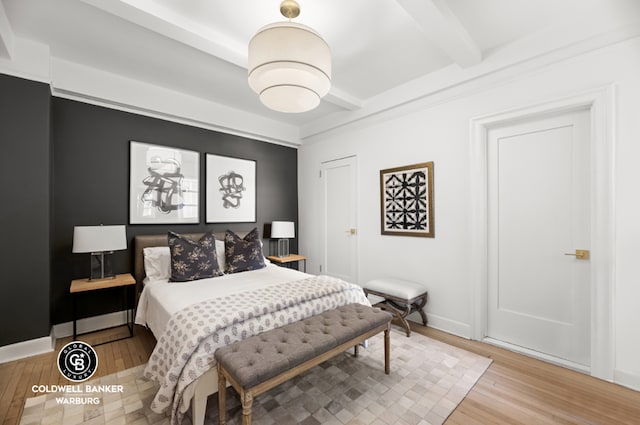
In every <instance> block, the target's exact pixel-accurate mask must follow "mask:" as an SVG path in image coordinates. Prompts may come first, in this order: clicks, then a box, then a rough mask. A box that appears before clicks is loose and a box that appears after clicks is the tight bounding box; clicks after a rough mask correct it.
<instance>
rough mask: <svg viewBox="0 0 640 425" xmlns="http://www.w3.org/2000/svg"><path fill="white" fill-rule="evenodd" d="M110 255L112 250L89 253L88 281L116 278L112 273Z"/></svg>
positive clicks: (111, 255)
mask: <svg viewBox="0 0 640 425" xmlns="http://www.w3.org/2000/svg"><path fill="white" fill-rule="evenodd" d="M112 257H113V251H108V252H92V253H91V272H90V273H89V281H92V280H104V279H115V278H116V275H115V274H114V273H113V261H112Z"/></svg>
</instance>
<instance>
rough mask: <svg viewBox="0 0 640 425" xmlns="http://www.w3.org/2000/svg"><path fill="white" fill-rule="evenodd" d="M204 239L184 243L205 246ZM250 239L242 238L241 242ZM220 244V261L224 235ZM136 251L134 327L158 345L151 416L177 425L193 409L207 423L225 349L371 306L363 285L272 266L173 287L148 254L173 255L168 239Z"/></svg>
mask: <svg viewBox="0 0 640 425" xmlns="http://www.w3.org/2000/svg"><path fill="white" fill-rule="evenodd" d="M203 235H204V233H192V234H185V235H183V236H186V237H188V238H190V239H193V240H198V239H200V238H201V237H202V236H203ZM245 235H246V232H244V233H240V232H238V236H239V237H244V236H245ZM215 236H216V247H217V251H218V258H219V259H220V256H219V255H220V246H221V245H220V244H221V243H222V242H221V241H224V237H225V234H224V233H216V234H215ZM134 246H135V247H134V250H135V261H134V274H135V278H136V281H137V283H138V291H139V300H138V307H137V310H136V319H135V322H136V323H137V324H140V325H143V326H146V327H148V328H149V329H150V330H151V331H152V332H153V334H154V336H155V337H156V340H157V341H158V343H157V345H156V347H155V349H154V352H153V353H152V355H151V357H150V359H149V363H148V365H147V368H146V369H145V376H146V377H147V378H149V379H152V380H155V381H156V382H158V383H159V384H160V390H159V391H158V394H156V397H155V398H154V401H153V404H152V406H151V408H152V409H153V410H154V411H156V412H158V413H160V412H170V414H171V422H172V424H179V423H181V421H182V417H183V416H184V414H185V413H186V412H187V411H188V409H189V407H191V409H192V422H193V424H194V425H200V424H203V423H204V413H205V409H206V403H207V397H208V396H209V395H211V394H213V393H215V392H217V388H218V383H217V381H218V378H217V373H216V370H215V360H214V357H213V353H214V352H215V350H216V349H217V348H219V347H220V346H224V345H228V344H230V343H233V342H235V341H238V340H241V339H244V338H247V337H249V336H251V335H254V334H258V333H260V332H262V331H265V330H268V329H273V328H275V327H279V326H281V325H283V324H285V323H290V322H292V321H297V320H302V319H304V318H306V317H309V316H311V315H314V314H318V313H319V312H322V311H326V310H329V309H332V308H336V307H338V306H341V305H345V304H347V303H352V302H359V303H361V304H365V305H370V303H369V301H368V300H367V298H366V296H365V295H364V292H363V291H362V288H360V287H359V286H357V285H353V284H350V283H347V282H344V281H340V280H338V279H335V278H331V277H328V276H314V275H310V274H307V273H303V272H300V271H297V270H294V269H288V268H284V267H279V266H276V265H274V264H271V263H269V262H268V260H266V259H265V260H264V261H265V263H266V266H265V267H264V268H261V269H259V270H252V271H244V272H240V273H231V274H225V275H223V276H219V277H213V278H207V279H201V280H195V281H190V282H168V280H167V279H162V278H158V276H157V273H156V272H155V270H152V267H153V264H152V263H150V262H149V256H148V258H147V266H148V267H149V268H150V270H151V272H150V273H149V275H152V278H150V277H149V276H147V272H146V270H145V255H144V253H145V248H150V249H148V250H147V253H148V254H149V253H150V252H151V251H154V252H160V251H157V249H158V248H153V247H167V246H168V238H167V234H163V235H144V236H136V237H135V244H134ZM164 249H165V250H166V248H164ZM167 252H168V251H167ZM261 255H262V254H261ZM162 267H165V265H163V266H162ZM187 320H188V321H187ZM187 334H188V335H187Z"/></svg>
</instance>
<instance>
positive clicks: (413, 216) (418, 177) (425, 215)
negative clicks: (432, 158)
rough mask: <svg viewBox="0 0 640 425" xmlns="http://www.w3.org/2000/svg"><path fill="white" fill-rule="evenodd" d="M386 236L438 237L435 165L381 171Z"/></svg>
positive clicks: (381, 222) (383, 223)
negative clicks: (436, 226) (435, 212)
mask: <svg viewBox="0 0 640 425" xmlns="http://www.w3.org/2000/svg"><path fill="white" fill-rule="evenodd" d="M380 209H381V211H380V216H381V217H380V230H381V233H382V234H383V235H398V236H422V237H426V238H433V237H435V229H434V217H433V162H423V163H420V164H413V165H407V166H405V167H397V168H389V169H387V170H380Z"/></svg>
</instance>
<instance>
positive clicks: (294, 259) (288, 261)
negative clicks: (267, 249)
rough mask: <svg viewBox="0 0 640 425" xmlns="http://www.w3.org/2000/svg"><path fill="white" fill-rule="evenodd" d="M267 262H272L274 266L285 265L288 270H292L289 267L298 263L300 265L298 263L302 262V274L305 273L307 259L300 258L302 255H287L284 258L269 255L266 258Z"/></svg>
mask: <svg viewBox="0 0 640 425" xmlns="http://www.w3.org/2000/svg"><path fill="white" fill-rule="evenodd" d="M267 260H269V261H272V262H274V263H276V264H279V265H281V266H284V265H286V266H287V267H289V268H292V267H291V266H292V265H293V263H298V264H300V261H302V264H303V266H304V272H305V273H306V272H307V257H305V256H302V255H298V254H289V255H287V256H286V257H278V256H277V255H269V256H268V257H267Z"/></svg>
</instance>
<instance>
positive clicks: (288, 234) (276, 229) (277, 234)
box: [271, 221, 296, 257]
mask: <svg viewBox="0 0 640 425" xmlns="http://www.w3.org/2000/svg"><path fill="white" fill-rule="evenodd" d="M295 237H296V231H295V225H294V223H293V221H272V222H271V239H277V240H278V250H277V251H278V252H277V254H276V255H277V256H278V257H288V256H289V239H292V238H295Z"/></svg>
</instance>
